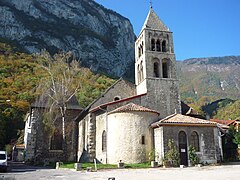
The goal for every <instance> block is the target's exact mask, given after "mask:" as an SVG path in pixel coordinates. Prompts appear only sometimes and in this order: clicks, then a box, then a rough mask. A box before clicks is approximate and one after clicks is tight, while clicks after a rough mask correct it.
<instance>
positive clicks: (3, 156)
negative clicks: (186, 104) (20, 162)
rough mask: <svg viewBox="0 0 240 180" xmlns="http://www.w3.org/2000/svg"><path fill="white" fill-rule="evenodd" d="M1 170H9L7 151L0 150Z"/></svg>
mask: <svg viewBox="0 0 240 180" xmlns="http://www.w3.org/2000/svg"><path fill="white" fill-rule="evenodd" d="M0 170H1V171H4V172H7V152H6V151H0Z"/></svg>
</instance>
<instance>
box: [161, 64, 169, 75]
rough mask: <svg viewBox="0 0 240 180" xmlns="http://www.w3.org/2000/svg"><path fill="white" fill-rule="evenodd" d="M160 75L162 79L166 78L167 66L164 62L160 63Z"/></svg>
mask: <svg viewBox="0 0 240 180" xmlns="http://www.w3.org/2000/svg"><path fill="white" fill-rule="evenodd" d="M162 73H163V74H162V77H163V78H168V64H167V62H166V61H163V63H162Z"/></svg>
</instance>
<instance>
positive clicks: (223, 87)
mask: <svg viewBox="0 0 240 180" xmlns="http://www.w3.org/2000/svg"><path fill="white" fill-rule="evenodd" d="M239 69H240V56H226V57H211V58H194V59H188V60H185V61H178V74H179V79H180V91H181V94H182V97H183V98H184V97H196V98H199V97H202V96H215V97H217V98H219V99H220V98H226V97H229V98H232V99H238V98H240V93H239V92H240V71H239Z"/></svg>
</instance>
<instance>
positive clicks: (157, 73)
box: [153, 62, 159, 78]
mask: <svg viewBox="0 0 240 180" xmlns="http://www.w3.org/2000/svg"><path fill="white" fill-rule="evenodd" d="M153 69H154V77H157V78H159V64H158V62H155V63H154V64H153Z"/></svg>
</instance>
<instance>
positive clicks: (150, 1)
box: [149, 0, 153, 8]
mask: <svg viewBox="0 0 240 180" xmlns="http://www.w3.org/2000/svg"><path fill="white" fill-rule="evenodd" d="M149 3H150V7H151V8H152V5H153V2H152V0H149Z"/></svg>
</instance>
